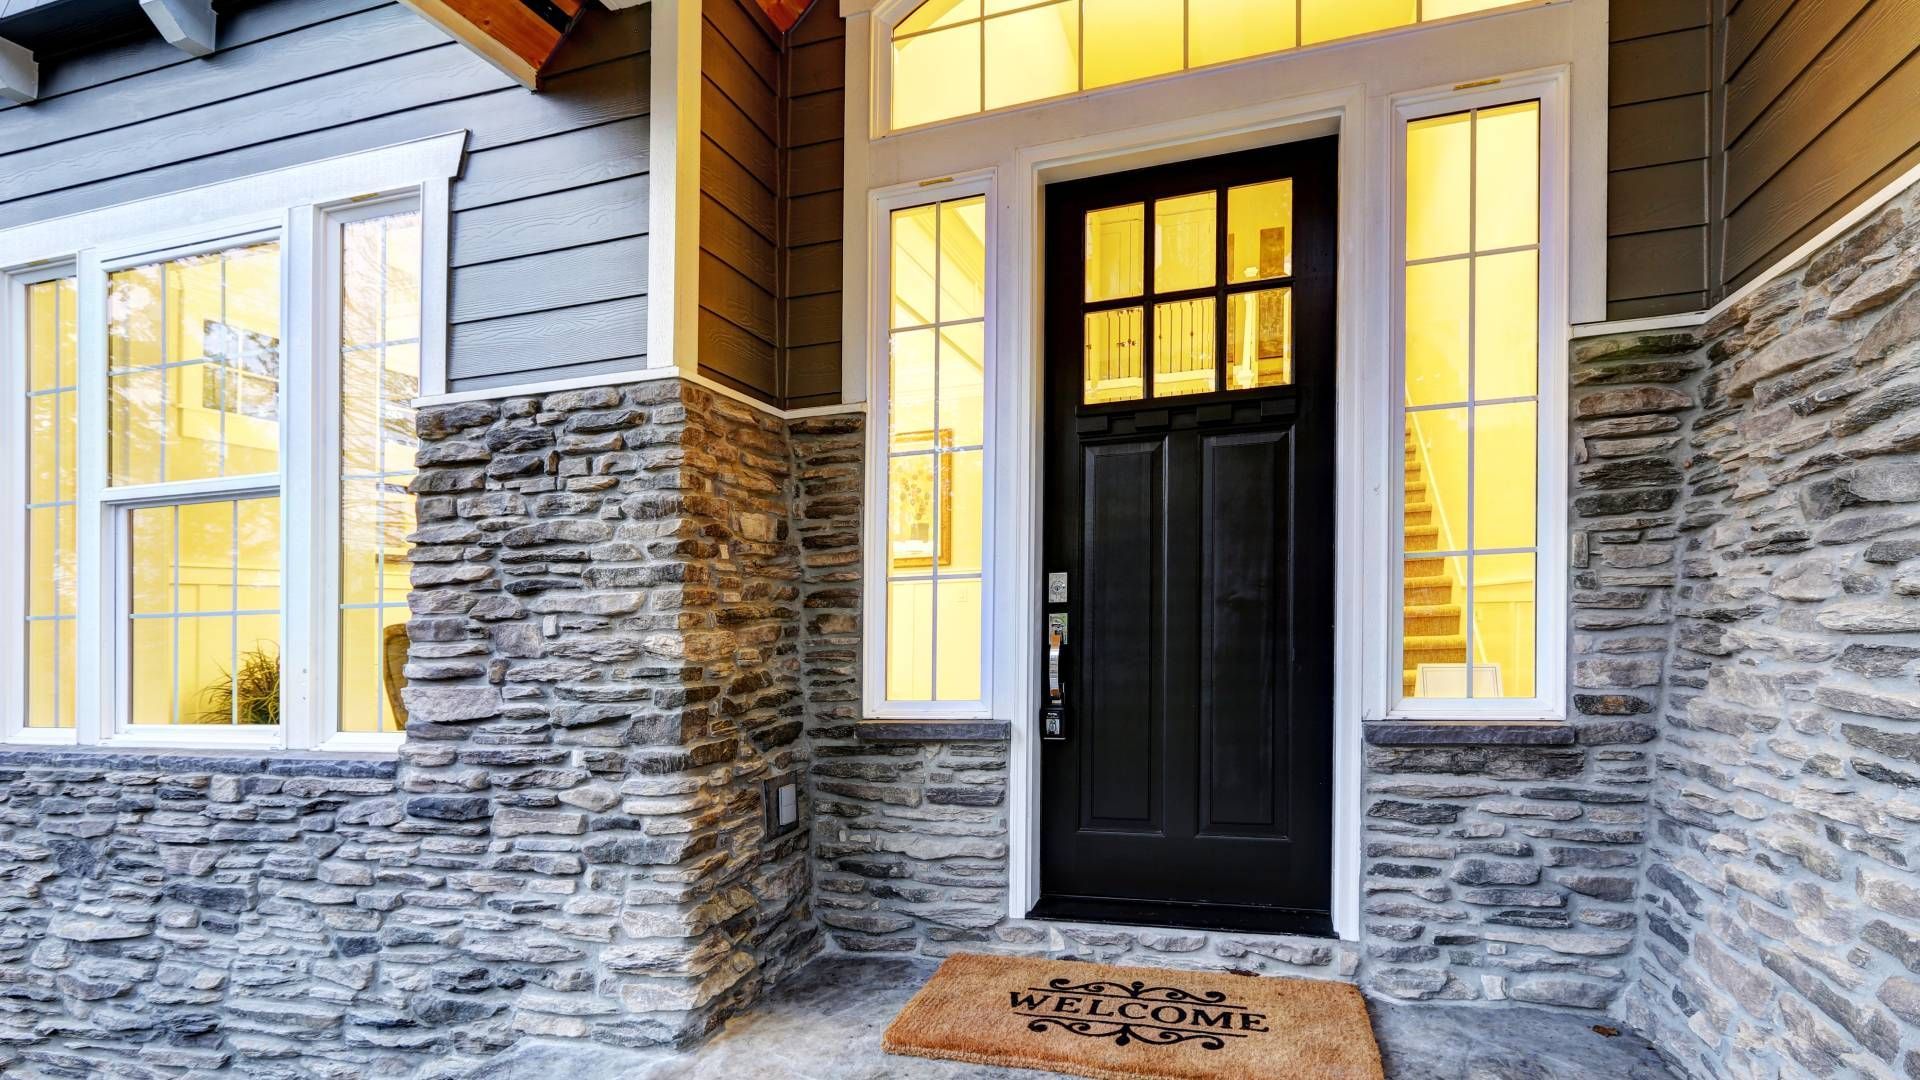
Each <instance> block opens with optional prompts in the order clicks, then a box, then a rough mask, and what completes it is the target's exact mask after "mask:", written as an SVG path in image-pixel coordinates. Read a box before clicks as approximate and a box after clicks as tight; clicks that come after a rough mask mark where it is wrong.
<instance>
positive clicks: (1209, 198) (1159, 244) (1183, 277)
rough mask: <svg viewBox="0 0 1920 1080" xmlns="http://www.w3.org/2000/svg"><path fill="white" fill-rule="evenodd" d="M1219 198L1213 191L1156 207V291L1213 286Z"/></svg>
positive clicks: (1154, 265) (1180, 290)
mask: <svg viewBox="0 0 1920 1080" xmlns="http://www.w3.org/2000/svg"><path fill="white" fill-rule="evenodd" d="M1215 200H1216V196H1215V195H1214V193H1213V192H1211V191H1202V192H1200V193H1199V194H1197V195H1182V196H1180V197H1178V198H1173V199H1160V200H1158V201H1156V202H1155V203H1154V204H1153V291H1155V292H1163V293H1169V292H1182V291H1184V290H1186V289H1204V288H1206V287H1207V286H1209V285H1212V284H1213V283H1214V277H1215V274H1214V247H1215V245H1214V234H1215V231H1216V228H1217V222H1216V220H1215V216H1216V213H1217V210H1216V207H1215Z"/></svg>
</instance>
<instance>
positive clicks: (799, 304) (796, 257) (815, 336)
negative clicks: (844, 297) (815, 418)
mask: <svg viewBox="0 0 1920 1080" xmlns="http://www.w3.org/2000/svg"><path fill="white" fill-rule="evenodd" d="M846 44H847V41H846V20H845V19H842V18H841V17H840V14H839V9H838V5H836V4H833V3H831V2H829V0H815V3H814V5H813V7H812V8H811V9H809V10H808V12H807V13H806V14H805V15H803V16H801V19H800V21H799V22H798V23H796V24H795V25H794V27H793V29H792V30H791V31H789V32H788V35H787V48H786V51H785V52H784V53H783V54H782V56H781V95H780V97H781V116H780V123H781V147H782V155H781V157H782V161H781V176H782V185H783V187H782V191H781V198H782V201H783V213H782V219H781V227H782V235H781V269H780V273H781V283H782V288H781V297H780V303H781V309H782V310H781V325H782V338H781V342H780V344H781V351H780V366H781V372H782V379H783V390H782V397H783V398H784V400H785V401H786V404H787V407H789V408H796V409H798V408H807V407H809V406H815V405H834V404H838V403H839V401H840V307H841V296H840V280H841V277H840V273H841V265H842V259H843V252H842V247H841V236H842V227H843V222H842V221H841V218H842V212H841V206H842V204H841V188H842V176H843V172H844V169H843V163H844V161H845V154H844V149H845V142H844V139H845V127H846V123H845V117H846V71H847V67H846V55H847V51H846Z"/></svg>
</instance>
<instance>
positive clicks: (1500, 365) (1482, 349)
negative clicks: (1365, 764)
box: [1400, 101, 1541, 699]
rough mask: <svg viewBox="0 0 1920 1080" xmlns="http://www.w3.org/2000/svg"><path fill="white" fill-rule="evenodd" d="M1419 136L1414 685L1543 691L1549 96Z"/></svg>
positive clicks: (1411, 540) (1408, 445)
mask: <svg viewBox="0 0 1920 1080" xmlns="http://www.w3.org/2000/svg"><path fill="white" fill-rule="evenodd" d="M1404 134H1405V139H1406V142H1405V162H1406V188H1405V196H1406V203H1405V217H1404V218H1403V225H1404V230H1403V231H1404V235H1405V239H1406V243H1405V249H1404V252H1403V262H1402V265H1403V267H1404V269H1403V274H1404V293H1403V300H1404V303H1403V310H1404V321H1403V327H1402V342H1403V367H1402V374H1403V379H1402V393H1403V400H1402V408H1401V416H1402V419H1403V421H1404V426H1403V429H1402V433H1403V436H1404V440H1405V442H1404V460H1403V471H1404V478H1405V479H1404V485H1403V489H1402V493H1403V497H1402V500H1401V508H1402V513H1401V522H1402V530H1401V532H1402V553H1403V558H1402V562H1401V571H1402V577H1401V600H1402V605H1401V610H1402V621H1401V662H1400V672H1401V687H1400V690H1401V694H1402V696H1404V697H1405V698H1411V699H1436V698H1437V699H1482V698H1486V699H1527V698H1533V697H1535V696H1536V695H1537V693H1538V692H1539V690H1540V687H1539V685H1538V679H1537V669H1538V667H1539V664H1538V659H1539V658H1538V655H1537V651H1538V644H1537V643H1538V640H1539V634H1538V631H1539V621H1538V610H1537V608H1538V597H1537V593H1538V585H1539V570H1540V567H1539V562H1540V560H1539V543H1540V541H1539V536H1540V532H1541V528H1540V507H1541V498H1540V470H1539V462H1540V349H1539V339H1540V102H1538V101H1523V102H1518V103H1514V104H1507V105H1500V106H1497V107H1492V108H1483V109H1472V110H1467V111H1463V112H1455V113H1449V114H1446V115H1441V116H1433V117H1427V118H1424V119H1418V120H1414V121H1412V122H1410V123H1408V124H1407V125H1406V126H1405V128H1404Z"/></svg>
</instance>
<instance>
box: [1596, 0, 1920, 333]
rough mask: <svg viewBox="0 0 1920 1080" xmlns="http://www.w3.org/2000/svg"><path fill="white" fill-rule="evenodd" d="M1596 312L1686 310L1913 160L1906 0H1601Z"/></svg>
mask: <svg viewBox="0 0 1920 1080" xmlns="http://www.w3.org/2000/svg"><path fill="white" fill-rule="evenodd" d="M1612 13H1613V33H1612V37H1613V43H1612V59H1611V65H1610V67H1611V71H1610V84H1611V88H1610V92H1609V98H1610V101H1609V104H1610V109H1609V116H1608V120H1609V125H1610V128H1609V132H1608V156H1609V165H1608V179H1609V190H1608V215H1607V216H1608V230H1607V232H1608V266H1607V314H1608V317H1610V318H1631V317H1637V316H1642V315H1657V314H1668V313H1672V312H1679V311H1691V310H1698V309H1700V308H1703V307H1707V306H1710V305H1712V304H1713V303H1715V302H1717V301H1718V300H1720V299H1721V298H1722V297H1724V296H1726V295H1727V294H1728V293H1730V292H1732V291H1733V290H1735V289H1738V288H1739V287H1740V286H1741V285H1744V284H1745V283H1747V282H1748V281H1751V280H1752V279H1753V278H1754V277H1755V276H1757V275H1758V274H1760V273H1762V272H1764V271H1765V270H1766V269H1767V268H1768V267H1769V266H1772V265H1773V264H1775V263H1776V262H1778V261H1779V260H1780V259H1782V258H1784V257H1785V256H1787V255H1788V254H1790V253H1791V252H1792V251H1793V250H1794V249H1795V248H1796V247H1798V246H1799V245H1801V244H1802V243H1805V242H1806V241H1807V240H1808V239H1810V238H1811V237H1812V236H1813V235H1814V234H1816V233H1818V232H1819V231H1820V230H1821V229H1823V228H1825V227H1826V226H1828V225H1829V224H1831V223H1832V222H1834V221H1835V220H1837V219H1839V218H1840V217H1842V216H1844V215H1845V214H1846V213H1847V212H1848V211H1849V210H1852V209H1853V208H1854V207H1856V206H1858V205H1860V203H1861V202H1863V201H1864V200H1866V199H1867V198H1869V197H1871V196H1872V195H1873V194H1874V193H1875V192H1876V191H1878V190H1879V189H1880V188H1881V187H1883V186H1884V185H1885V184H1887V183H1888V182H1890V181H1892V180H1893V179H1894V178H1896V177H1898V176H1899V175H1900V174H1901V173H1902V172H1904V171H1905V170H1907V169H1908V168H1911V167H1912V166H1913V165H1914V164H1916V163H1920V0H1613V7H1612Z"/></svg>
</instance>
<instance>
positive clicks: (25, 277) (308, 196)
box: [0, 131, 466, 752]
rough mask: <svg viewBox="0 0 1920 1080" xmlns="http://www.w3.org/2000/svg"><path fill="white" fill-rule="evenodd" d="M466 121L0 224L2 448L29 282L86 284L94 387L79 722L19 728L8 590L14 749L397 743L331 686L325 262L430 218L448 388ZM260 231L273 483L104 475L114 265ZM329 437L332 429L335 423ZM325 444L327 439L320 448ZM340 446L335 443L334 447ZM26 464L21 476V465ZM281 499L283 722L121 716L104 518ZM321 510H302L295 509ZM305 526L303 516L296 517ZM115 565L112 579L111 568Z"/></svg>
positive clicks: (118, 636)
mask: <svg viewBox="0 0 1920 1080" xmlns="http://www.w3.org/2000/svg"><path fill="white" fill-rule="evenodd" d="M465 144H466V132H465V131H455V132H449V133H447V134H444V135H436V136H432V137H429V138H425V139H418V140H414V141H411V142H406V143H400V144H396V145H393V146H387V147H381V148H377V149H373V150H368V151H364V152H362V153H358V154H350V155H344V156H341V157H335V158H328V159H324V160H321V161H315V162H309V163H306V164H302V165H297V166H293V167H290V168H287V169H282V170H278V171H275V172H269V173H262V174H258V175H254V176H247V177H242V178H238V179H235V180H228V181H222V182H219V183H214V184H209V185H205V186H202V187H197V188H190V189H186V190H183V191H178V192H172V193H169V194H165V195H159V196H154V197H152V198H147V199H140V200H137V201H134V202H129V203H122V204H118V205H114V206H109V207H104V208H100V209H97V210H91V211H86V212H83V213H79V214H74V215H70V216H67V217H62V218H57V219H52V220H49V221H42V222H34V223H31V224H28V225H22V226H18V227H16V228H13V229H9V230H5V231H0V274H3V275H4V279H5V288H4V289H0V327H4V329H5V335H4V337H0V345H4V346H5V348H6V352H5V358H4V363H3V364H0V394H4V395H5V402H6V404H5V406H4V408H0V448H6V449H9V450H16V451H20V452H18V453H9V454H7V455H5V457H6V460H8V461H20V462H24V460H25V453H24V449H25V446H26V431H25V424H24V423H23V422H22V416H23V410H21V409H20V408H18V402H19V401H21V400H24V397H25V392H26V391H25V368H24V364H23V363H22V361H23V359H24V356H25V351H24V343H25V326H24V319H23V318H21V317H20V312H21V311H22V302H23V299H24V289H25V286H26V285H27V284H28V283H31V282H34V281H39V280H45V279H46V278H49V277H55V276H66V275H67V274H69V273H71V274H73V275H74V276H75V277H77V279H78V285H79V306H78V318H79V344H80V355H79V358H78V359H79V364H78V377H79V380H80V385H81V386H83V387H89V386H95V387H99V388H101V389H100V390H99V392H96V393H92V394H86V393H82V394H81V395H80V398H79V414H80V415H79V422H80V425H81V431H82V432H83V433H88V434H87V435H86V437H83V438H81V439H79V440H77V453H76V457H77V459H78V461H77V466H78V467H77V470H76V471H77V477H76V479H77V484H78V489H77V491H76V495H77V499H78V506H77V507H76V511H77V512H76V515H75V517H76V530H77V533H78V535H77V548H78V551H77V560H76V565H77V567H78V583H79V594H78V599H77V605H76V619H75V623H76V627H75V641H76V642H77V643H78V647H77V656H76V661H77V662H76V675H75V687H74V705H75V709H74V726H73V727H72V728H69V729H44V728H42V729H30V728H27V727H26V726H25V704H26V702H25V697H24V682H25V680H24V679H20V678H17V677H15V676H16V674H17V672H18V671H19V666H20V665H21V664H23V663H24V662H25V655H26V654H25V641H24V637H23V635H22V633H21V627H23V626H24V623H25V596H24V590H16V589H9V590H0V686H5V687H7V688H8V689H7V691H6V692H5V693H4V694H0V739H4V741H5V742H6V743H9V744H25V745H55V746H58V745H69V746H71V745H79V746H91V745H99V746H110V747H113V748H115V749H166V750H179V749H209V750H253V751H270V750H319V751H328V752H335V751H338V752H393V751H395V750H397V749H398V747H399V744H400V742H401V741H402V738H403V736H401V735H400V734H399V733H397V732H394V733H380V734H365V733H349V732H341V731H338V730H337V725H338V721H337V715H338V714H337V712H336V711H335V710H334V709H333V708H332V705H333V704H334V695H335V694H336V693H337V690H329V689H328V688H329V686H330V684H333V683H334V682H335V681H336V680H335V674H334V672H333V670H332V668H331V667H330V666H328V663H327V661H328V659H329V657H330V655H331V653H332V651H334V650H335V649H337V645H335V644H332V643H331V639H332V638H333V637H335V636H336V634H335V630H336V629H337V626H338V623H337V618H336V617H337V612H338V604H337V600H336V598H337V595H338V580H337V577H338V562H339V539H338V536H337V529H336V528H335V527H334V526H335V525H336V524H337V520H338V503H337V485H338V478H337V476H335V475H334V473H335V472H337V467H338V462H339V457H338V454H337V447H338V431H337V429H338V414H339V378H338V373H339V364H338V353H337V349H336V347H335V346H336V345H337V342H338V327H339V321H340V315H339V303H340V299H339V295H338V292H339V291H338V289H337V288H335V287H334V283H335V280H336V277H335V275H334V274H333V273H331V272H330V270H329V265H330V263H331V262H333V261H336V260H337V256H336V255H335V254H334V252H333V249H334V248H335V246H336V245H337V240H336V239H335V237H336V236H337V231H338V226H339V225H340V224H342V223H344V222H345V221H349V220H353V219H355V218H360V217H366V216H372V215H374V214H378V213H394V212H399V211H401V210H405V209H418V210H419V211H420V212H421V244H422V270H421V282H420V290H421V297H420V303H421V313H420V315H421V342H420V365H421V393H422V395H423V396H426V395H430V394H438V393H442V392H444V390H445V388H446V345H447V333H446V304H447V276H448V274H447V265H448V263H447V253H448V226H449V221H450V218H449V213H448V211H449V185H450V181H451V178H452V177H453V176H454V175H455V174H457V173H458V171H459V168H460V163H461V160H462V157H463V151H464V147H465ZM267 237H272V238H276V239H278V241H279V242H280V244H281V281H280V288H281V335H280V336H281V341H282V350H283V354H284V356H285V359H286V361H287V362H286V363H285V364H284V365H283V369H282V387H281V412H282V417H281V424H280V443H281V445H280V462H281V468H280V471H279V472H278V473H277V474H275V475H274V476H273V477H272V480H271V483H269V481H268V480H267V478H265V477H251V478H249V477H242V478H226V479H222V480H217V481H210V482H206V483H195V484H191V485H182V484H152V485H140V486H136V487H123V488H108V487H107V485H106V465H107V462H106V450H107V436H106V431H107V409H106V394H105V392H104V387H105V386H106V345H107V327H106V308H105V302H106V298H105V292H106V289H105V286H106V280H107V274H108V273H109V272H110V271H111V270H112V269H114V268H117V267H119V266H123V265H132V264H137V263H146V262H152V261H157V260H159V259H164V258H168V257H174V256H178V255H181V254H186V253H188V252H189V251H194V250H207V249H210V248H220V247H226V246H231V245H233V244H234V243H236V242H240V241H243V240H259V239H264V238H267ZM329 433H331V434H329ZM322 440H324V441H325V446H324V447H323V446H321V442H322ZM328 447H331V448H334V450H335V451H336V452H331V453H330V452H328V451H327V448H328ZM16 474H17V475H16ZM24 481H25V475H24V470H23V469H17V468H6V469H4V470H0V500H4V501H3V502H0V535H15V536H18V535H23V534H24V533H23V530H24V529H25V527H26V518H25V513H24V505H25V491H24ZM269 487H272V488H274V489H276V490H278V492H279V496H280V499H281V502H282V508H283V514H282V533H281V537H282V539H281V572H282V579H281V607H280V610H281V627H282V636H281V643H280V651H281V664H282V689H281V694H282V698H281V703H282V711H281V715H282V723H281V724H280V725H279V726H278V727H277V728H251V727H245V726H235V727H230V728H225V729H221V734H220V735H219V736H218V737H212V736H210V734H209V731H210V729H208V728H204V727H200V726H198V725H180V726H167V725H157V724H145V725H138V726H134V725H131V724H129V723H128V722H127V720H128V718H127V715H126V711H127V705H126V699H127V695H128V694H129V692H130V682H129V680H128V679H127V678H126V674H127V673H126V663H127V655H126V654H127V649H126V647H125V644H124V642H123V635H122V633H121V631H122V629H123V628H124V624H123V621H122V620H121V619H120V618H119V616H120V615H122V614H123V612H121V611H119V610H117V605H119V604H121V603H123V602H124V599H125V595H126V588H125V584H124V582H121V583H120V584H119V585H117V586H114V587H103V583H105V582H107V581H109V580H116V581H117V580H118V579H119V578H120V577H121V576H123V571H122V567H123V565H124V563H123V561H121V560H118V559H116V557H115V556H116V555H117V554H118V553H117V552H116V551H115V547H114V545H115V543H116V538H115V535H114V529H113V525H114V522H113V521H112V520H111V518H112V516H113V515H115V514H117V513H118V512H120V510H121V509H123V508H125V507H128V506H131V505H137V504H139V503H141V502H145V501H155V500H163V499H164V498H166V497H170V496H176V495H179V494H180V493H182V492H183V491H187V490H191V491H192V492H194V493H198V494H211V493H215V492H221V491H225V492H227V493H229V494H232V493H241V492H249V491H265V490H266V489H267V488H269ZM300 506H306V507H315V506H318V507H322V512H320V513H312V514H307V515H304V516H301V515H298V514H297V513H293V512H289V511H290V510H291V508H295V507H300ZM300 522H304V524H305V527H304V528H301V527H298V525H297V523H300ZM109 575H113V578H111V579H110V577H109Z"/></svg>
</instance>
